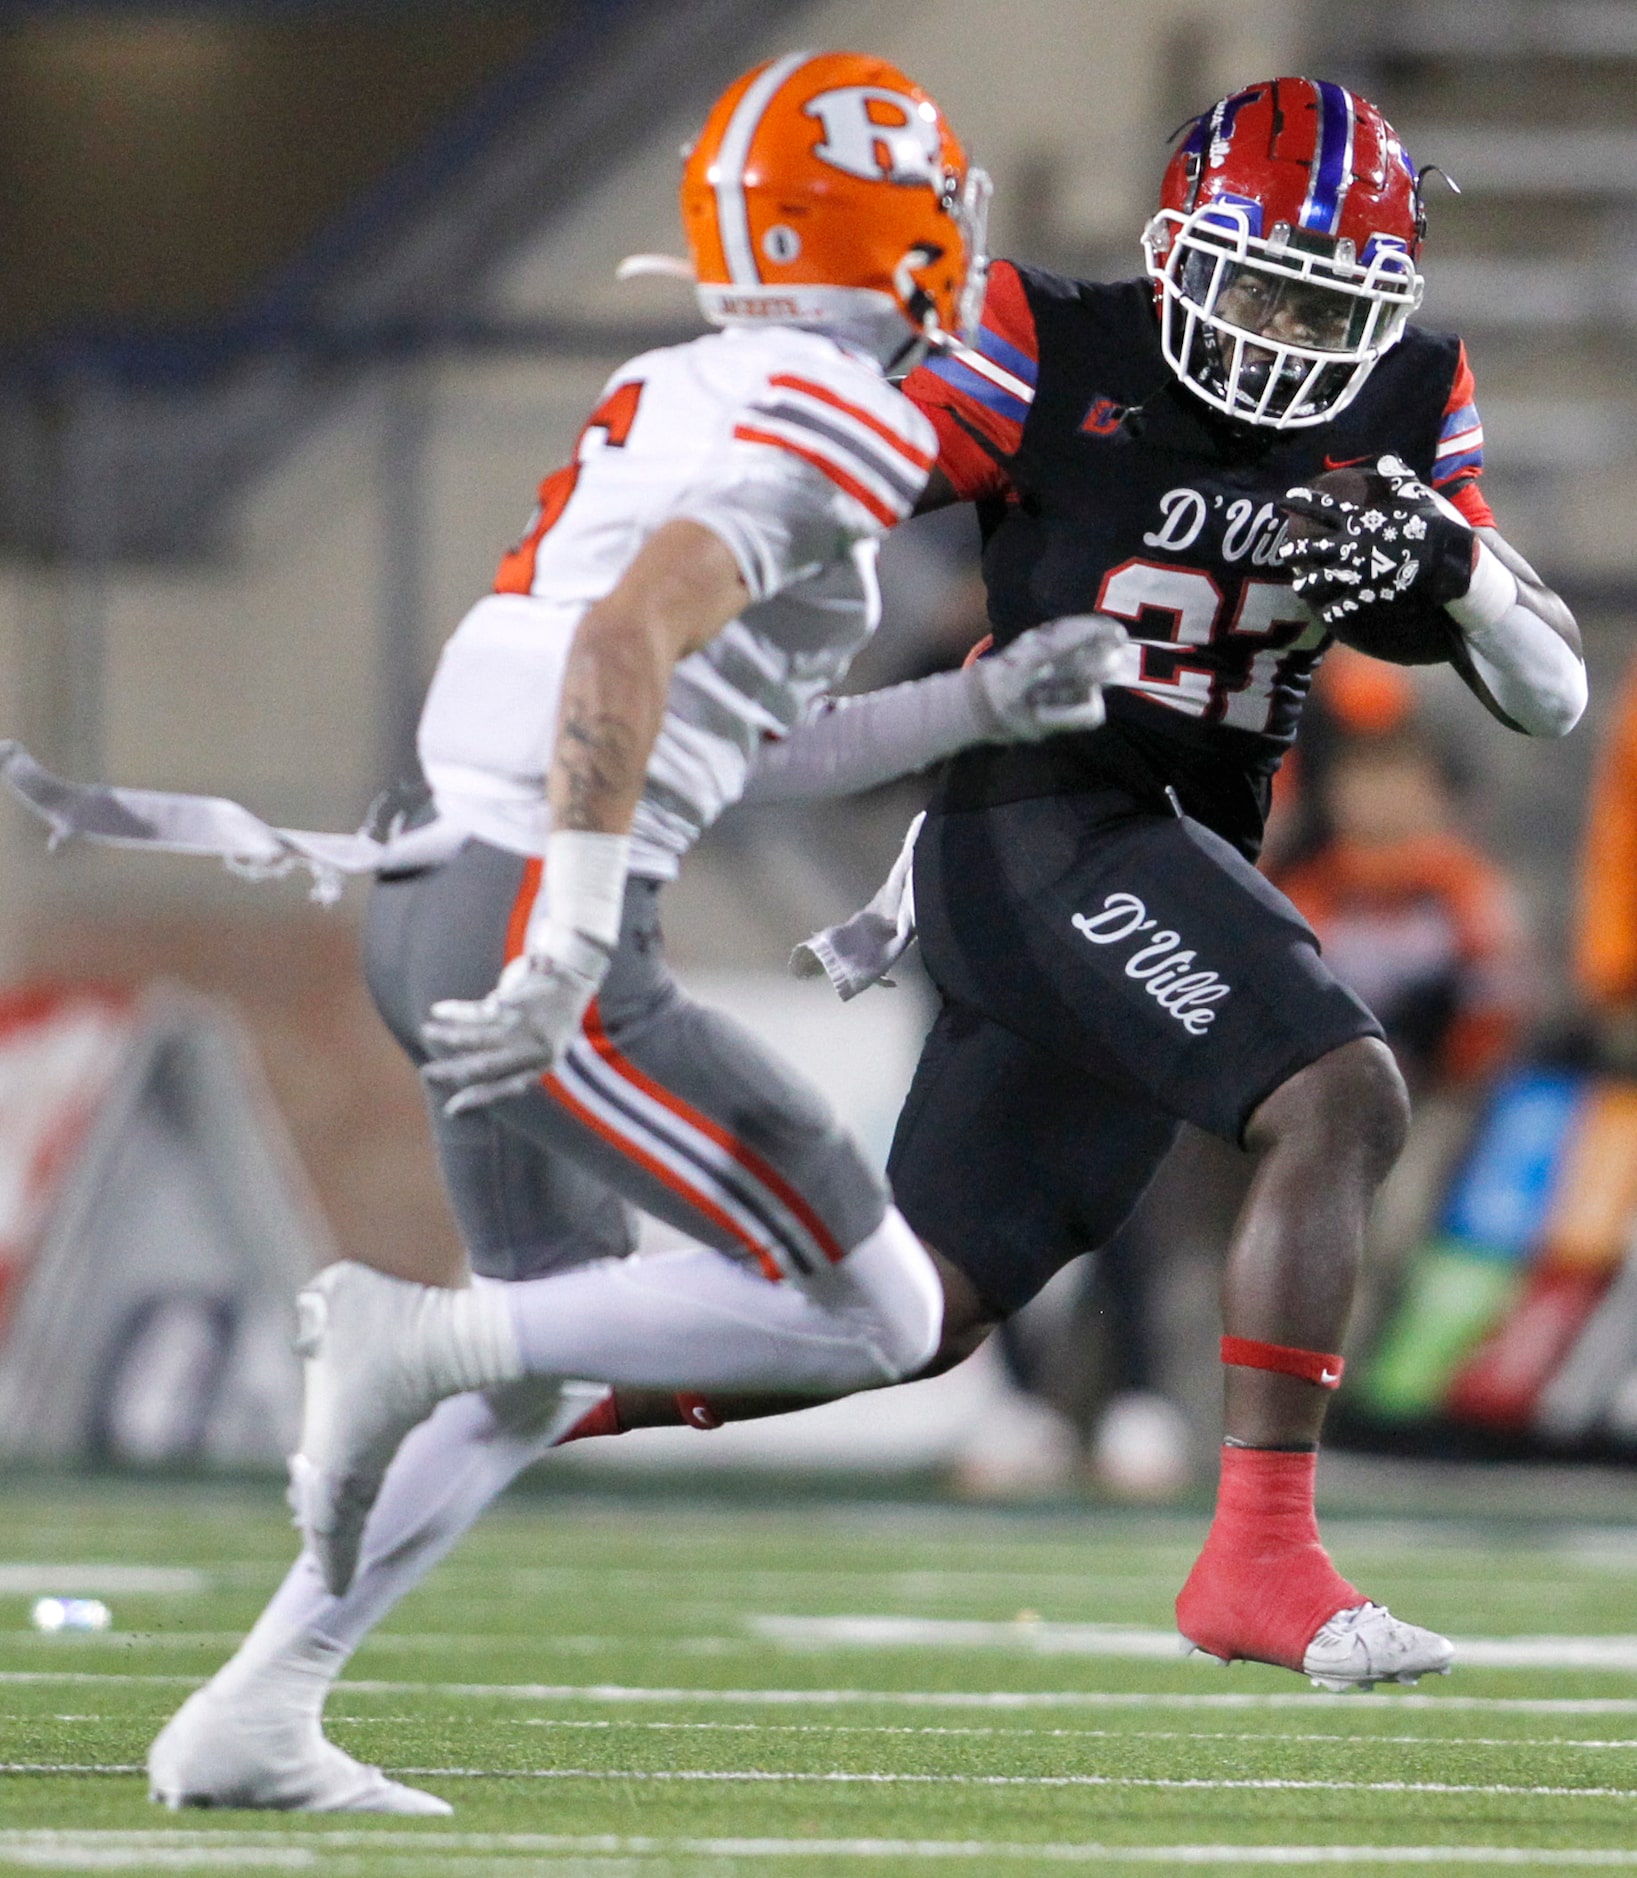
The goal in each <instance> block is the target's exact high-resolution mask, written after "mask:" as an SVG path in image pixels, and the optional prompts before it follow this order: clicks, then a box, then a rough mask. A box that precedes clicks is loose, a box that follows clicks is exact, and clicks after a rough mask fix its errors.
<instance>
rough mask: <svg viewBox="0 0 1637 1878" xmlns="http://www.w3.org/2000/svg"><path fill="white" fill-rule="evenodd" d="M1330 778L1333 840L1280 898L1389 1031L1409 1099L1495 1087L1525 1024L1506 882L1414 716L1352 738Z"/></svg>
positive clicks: (1289, 872)
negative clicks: (1465, 823) (1452, 1088)
mask: <svg viewBox="0 0 1637 1878" xmlns="http://www.w3.org/2000/svg"><path fill="white" fill-rule="evenodd" d="M1328 771H1329V773H1328V775H1327V776H1326V778H1325V783H1324V812H1325V819H1326V822H1327V825H1328V835H1327V838H1326V839H1325V840H1324V841H1323V842H1322V843H1321V844H1320V845H1319V846H1318V847H1317V849H1316V850H1315V851H1314V852H1313V853H1312V854H1311V855H1310V856H1309V857H1308V858H1307V859H1305V860H1300V861H1297V862H1296V863H1295V864H1294V865H1292V866H1289V867H1287V868H1284V869H1282V870H1281V871H1280V872H1279V874H1278V875H1277V880H1278V884H1279V886H1280V887H1282V888H1283V889H1284V891H1285V892H1286V893H1287V894H1288V895H1289V896H1290V898H1291V899H1292V900H1293V901H1294V902H1295V904H1296V906H1297V907H1298V909H1299V910H1300V911H1301V912H1302V914H1303V915H1304V916H1305V917H1306V919H1307V920H1308V922H1309V923H1310V924H1311V925H1312V927H1313V929H1314V931H1315V932H1317V934H1318V935H1319V940H1320V943H1321V944H1322V945H1323V947H1324V953H1325V957H1326V959H1327V960H1328V962H1329V964H1330V967H1331V969H1332V970H1333V971H1334V972H1335V973H1336V975H1337V976H1338V977H1339V978H1340V979H1342V981H1343V982H1344V983H1346V984H1348V985H1351V986H1352V988H1353V989H1354V990H1355V991H1356V992H1357V993H1358V994H1359V996H1360V997H1362V998H1363V999H1364V1001H1365V1003H1366V1004H1368V1005H1369V1006H1370V1008H1371V1010H1373V1011H1374V1012H1375V1014H1376V1016H1377V1017H1378V1018H1379V1019H1380V1020H1381V1024H1382V1027H1383V1029H1384V1030H1385V1031H1386V1033H1387V1040H1388V1042H1389V1043H1390V1044H1391V1045H1392V1048H1393V1052H1394V1054H1395V1055H1396V1056H1397V1057H1398V1060H1399V1064H1400V1067H1401V1068H1402V1069H1403V1071H1404V1073H1405V1077H1406V1079H1407V1080H1408V1082H1409V1084H1410V1086H1411V1089H1412V1090H1423V1089H1426V1088H1428V1087H1431V1086H1444V1087H1447V1086H1449V1085H1451V1084H1464V1083H1470V1082H1472V1081H1473V1080H1474V1079H1476V1078H1479V1077H1482V1076H1485V1075H1488V1074H1489V1073H1491V1072H1492V1071H1493V1070H1495V1069H1496V1068H1497V1067H1498V1066H1499V1065H1500V1064H1501V1063H1502V1062H1503V1061H1505V1059H1506V1057H1507V1056H1508V1055H1509V1054H1510V1053H1511V1051H1512V1049H1513V1047H1514V1046H1515V1044H1516V1042H1517V1039H1518V1036H1519V1033H1520V1031H1521V1029H1522V1027H1523V1024H1524V1021H1525V1019H1526V1017H1527V1016H1528V1014H1529V1012H1528V988H1529V982H1530V979H1529V974H1528V972H1527V969H1526V946H1525V940H1524V933H1523V927H1522V922H1521V920H1520V917H1519V914H1518V910H1517V904H1516V896H1515V895H1514V893H1513V890H1512V886H1511V883H1510V881H1509V880H1508V879H1507V877H1506V876H1505V874H1504V873H1503V872H1502V871H1501V869H1500V868H1499V867H1498V866H1497V865H1496V864H1495V863H1494V862H1493V861H1492V860H1490V859H1489V858H1488V857H1487V856H1486V855H1484V854H1482V853H1481V852H1480V851H1479V850H1478V848H1477V847H1476V846H1475V845H1474V844H1473V843H1472V841H1471V840H1470V839H1469V838H1468V837H1467V836H1466V835H1465V834H1464V833H1463V832H1461V830H1460V827H1459V814H1458V808H1457V804H1456V800H1455V795H1454V791H1453V789H1452V786H1451V781H1450V778H1449V775H1448V772H1447V770H1446V768H1445V765H1444V763H1443V762H1442V760H1441V759H1440V756H1439V753H1438V751H1437V750H1436V748H1435V747H1434V746H1433V744H1432V743H1431V741H1430V740H1429V739H1428V737H1427V736H1426V734H1425V732H1424V731H1423V730H1422V729H1421V728H1420V727H1419V726H1418V724H1417V723H1416V721H1415V719H1414V718H1413V717H1404V718H1402V719H1400V720H1399V721H1398V722H1397V723H1396V724H1395V725H1393V726H1392V727H1391V728H1387V729H1383V730H1380V731H1378V732H1377V733H1375V734H1374V735H1366V736H1358V735H1353V736H1350V737H1348V738H1347V739H1346V740H1345V741H1344V742H1342V743H1341V744H1339V745H1338V747H1337V748H1336V749H1335V750H1334V751H1333V752H1332V753H1331V756H1330V759H1329V763H1328Z"/></svg>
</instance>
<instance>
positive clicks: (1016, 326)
mask: <svg viewBox="0 0 1637 1878" xmlns="http://www.w3.org/2000/svg"><path fill="white" fill-rule="evenodd" d="M1039 376H1040V350H1039V342H1038V341H1037V339H1036V337H1035V324H1034V313H1033V311H1032V310H1031V308H1030V306H1029V301H1028V296H1027V295H1026V294H1025V293H1024V291H1023V283H1022V281H1021V280H1020V279H1019V277H1018V272H1017V269H1016V268H1015V267H1014V266H1013V265H1012V264H1011V262H1009V261H997V262H996V263H995V264H994V266H993V267H992V268H991V269H990V273H989V284H988V288H987V291H986V292H985V294H984V301H983V313H982V316H981V318H980V320H979V324H978V330H977V332H976V333H975V334H974V335H973V343H972V344H971V345H970V346H960V347H957V348H955V349H953V350H947V351H941V352H939V353H937V354H936V355H935V356H934V357H932V358H930V359H929V360H928V361H927V362H926V364H924V365H922V366H919V367H917V368H916V370H915V371H913V372H911V373H910V375H909V377H908V378H907V379H905V381H904V392H905V394H906V395H907V396H908V397H910V398H912V399H913V400H914V401H915V403H916V404H918V405H919V406H920V407H921V409H922V410H923V411H925V412H926V414H927V416H928V417H929V418H931V420H932V422H933V424H934V425H935V426H936V428H937V431H938V440H939V445H940V449H939V456H938V463H939V467H940V468H941V469H942V470H943V472H944V474H945V475H946V476H948V478H949V480H950V482H951V483H952V484H953V486H954V488H955V491H956V493H957V495H960V496H963V497H966V498H969V499H970V498H975V497H978V496H983V495H988V494H994V493H997V492H998V490H999V489H1000V488H1003V487H1004V486H1005V473H1004V471H1003V470H1002V469H1001V468H1000V466H999V464H998V463H997V461H996V458H997V457H1009V456H1012V455H1014V454H1015V453H1016V451H1017V448H1018V446H1019V444H1020V443H1021V442H1022V441H1023V426H1024V423H1025V421H1026V420H1027V418H1028V415H1029V407H1030V405H1031V404H1032V403H1033V402H1034V394H1035V386H1036V384H1037V382H1038V380H1039Z"/></svg>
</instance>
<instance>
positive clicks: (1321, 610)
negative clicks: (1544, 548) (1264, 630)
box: [1278, 456, 1477, 627]
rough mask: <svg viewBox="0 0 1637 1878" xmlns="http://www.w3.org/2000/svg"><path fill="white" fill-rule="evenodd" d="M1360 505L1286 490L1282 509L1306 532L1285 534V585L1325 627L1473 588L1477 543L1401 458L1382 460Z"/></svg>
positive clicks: (1436, 603)
mask: <svg viewBox="0 0 1637 1878" xmlns="http://www.w3.org/2000/svg"><path fill="white" fill-rule="evenodd" d="M1365 491H1366V493H1365V494H1364V495H1363V497H1362V499H1361V500H1359V501H1356V502H1355V501H1347V500H1345V499H1343V498H1342V497H1340V496H1338V495H1335V494H1333V493H1331V492H1330V491H1328V490H1326V489H1322V488H1317V489H1314V488H1306V487H1298V488H1295V489H1291V490H1288V491H1287V492H1286V494H1285V498H1284V501H1283V502H1282V504H1281V505H1280V506H1281V507H1282V508H1283V509H1284V510H1285V511H1286V513H1287V514H1289V515H1292V516H1300V517H1302V518H1303V519H1304V520H1305V521H1306V522H1307V523H1309V524H1311V526H1310V528H1308V529H1304V530H1302V531H1301V532H1300V533H1296V532H1295V531H1292V530H1287V532H1286V536H1285V539H1284V541H1283V542H1282V543H1281V544H1280V546H1279V550H1278V558H1279V562H1280V564H1281V565H1282V566H1285V567H1288V568H1290V569H1292V570H1293V572H1294V574H1295V579H1294V580H1293V581H1292V582H1291V585H1292V586H1293V587H1294V589H1295V590H1296V592H1297V593H1299V594H1300V595H1301V596H1302V598H1303V599H1304V600H1306V601H1307V603H1308V604H1309V605H1310V606H1311V607H1312V608H1313V610H1314V612H1315V613H1317V614H1318V616H1319V618H1320V619H1321V620H1323V621H1324V623H1325V625H1326V626H1330V627H1334V626H1336V625H1337V624H1338V623H1340V622H1341V621H1343V620H1345V619H1346V618H1347V617H1348V616H1349V615H1350V614H1353V613H1358V612H1360V611H1362V610H1363V609H1364V608H1366V607H1375V606H1382V605H1389V606H1390V605H1393V604H1394V603H1396V602H1399V601H1408V602H1412V603H1415V602H1418V603H1419V604H1420V605H1422V606H1426V607H1441V606H1447V605H1448V603H1449V602H1450V601H1451V600H1458V599H1460V597H1461V595H1462V594H1464V593H1465V592H1466V591H1467V589H1468V588H1469V587H1470V586H1471V585H1472V558H1473V552H1474V549H1475V547H1476V545H1477V544H1476V537H1475V535H1474V532H1473V530H1472V529H1471V528H1470V527H1469V526H1468V525H1467V523H1466V522H1464V521H1461V520H1459V519H1457V518H1455V517H1454V516H1453V515H1452V514H1451V513H1450V512H1449V511H1448V510H1447V509H1446V508H1445V507H1443V506H1442V505H1440V503H1439V501H1438V499H1437V498H1436V497H1435V496H1434V494H1433V492H1432V491H1431V490H1430V489H1429V488H1428V487H1427V485H1426V484H1425V483H1424V482H1422V481H1421V480H1420V478H1419V477H1418V476H1417V475H1416V474H1415V472H1414V471H1413V470H1412V469H1411V468H1410V467H1409V465H1408V464H1406V463H1405V462H1404V461H1403V460H1402V458H1400V457H1396V456H1384V457H1382V458H1381V459H1380V460H1379V461H1378V462H1377V464H1376V466H1375V469H1374V470H1373V471H1372V472H1370V473H1369V474H1368V475H1367V476H1366V478H1365Z"/></svg>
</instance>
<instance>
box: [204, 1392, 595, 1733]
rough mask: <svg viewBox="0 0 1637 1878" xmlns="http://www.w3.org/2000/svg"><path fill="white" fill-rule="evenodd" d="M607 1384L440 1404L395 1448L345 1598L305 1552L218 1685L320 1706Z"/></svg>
mask: <svg viewBox="0 0 1637 1878" xmlns="http://www.w3.org/2000/svg"><path fill="white" fill-rule="evenodd" d="M607 1393H608V1391H607V1390H606V1389H604V1388H602V1387H601V1386H600V1385H596V1384H588V1383H567V1384H564V1385H562V1386H558V1385H557V1384H555V1383H544V1384H543V1383H542V1382H541V1381H539V1380H534V1379H531V1380H529V1381H527V1382H523V1383H512V1384H509V1385H507V1386H506V1387H504V1388H500V1389H495V1390H491V1391H489V1392H488V1393H487V1394H477V1393H468V1394H465V1395H456V1396H450V1397H448V1398H447V1400H445V1401H443V1402H440V1403H439V1404H438V1406H437V1408H436V1409H435V1410H434V1411H433V1413H432V1414H431V1415H430V1416H429V1417H428V1418H427V1419H426V1420H425V1421H424V1422H422V1423H421V1425H420V1426H419V1427H418V1428H416V1429H413V1430H412V1431H411V1432H410V1433H409V1434H408V1435H407V1436H406V1437H405V1438H404V1442H403V1445H402V1446H401V1447H400V1448H399V1449H398V1452H397V1453H396V1454H395V1455H394V1456H393V1459H392V1465H391V1466H390V1467H389V1468H388V1469H387V1473H386V1479H385V1481H384V1482H383V1483H382V1487H381V1494H380V1498H379V1499H378V1500H377V1501H376V1502H375V1505H374V1507H373V1508H372V1509H371V1512H370V1516H369V1524H368V1525H367V1526H366V1527H365V1528H364V1540H363V1545H362V1548H361V1550H360V1554H359V1562H358V1571H357V1575H356V1576H355V1577H354V1579H353V1581H352V1585H351V1587H350V1588H349V1590H348V1591H347V1594H346V1596H345V1597H340V1598H336V1597H332V1596H331V1595H330V1593H329V1592H328V1591H326V1590H325V1588H324V1580H323V1578H322V1577H321V1576H320V1575H319V1570H318V1564H317V1561H316V1560H315V1559H314V1558H313V1556H312V1554H311V1553H310V1552H303V1553H302V1554H301V1556H300V1557H299V1558H298V1559H297V1560H296V1562H295V1564H294V1565H292V1566H291V1568H290V1570H289V1573H288V1574H287V1576H286V1577H285V1580H284V1583H283V1584H282V1585H280V1586H279V1588H278V1590H277V1591H275V1592H274V1593H273V1597H272V1600H271V1602H270V1603H269V1604H268V1606H267V1608H266V1610H264V1611H263V1612H262V1614H261V1616H260V1617H259V1618H258V1619H257V1620H256V1624H255V1627H254V1628H253V1629H252V1630H251V1632H250V1634H249V1636H247V1637H246V1638H245V1640H244V1642H243V1643H242V1644H240V1646H239V1648H238V1650H237V1652H236V1653H235V1654H234V1656H233V1657H232V1659H231V1661H229V1662H228V1663H227V1664H225V1665H224V1666H223V1668H222V1669H221V1670H219V1671H218V1672H217V1675H216V1678H215V1686H216V1688H217V1689H219V1690H220V1691H222V1692H223V1693H227V1694H232V1693H234V1692H235V1691H236V1690H237V1689H239V1688H241V1687H242V1688H244V1689H246V1690H247V1691H249V1690H254V1691H256V1692H257V1693H259V1694H263V1695H269V1694H270V1695H274V1696H275V1697H276V1698H277V1700H278V1702H279V1704H280V1706H284V1705H288V1704H294V1705H296V1706H299V1707H301V1708H305V1709H309V1710H310V1711H311V1712H312V1713H313V1714H315V1715H316V1714H317V1713H318V1712H319V1710H320V1709H321V1708H322V1707H323V1704H324V1697H325V1695H326V1694H327V1693H328V1690H329V1687H330V1684H331V1683H332V1682H333V1681H334V1680H335V1678H336V1677H337V1676H338V1675H340V1673H341V1670H342V1668H343V1666H344V1665H345V1663H346V1661H347V1658H348V1657H349V1656H351V1655H352V1653H353V1651H354V1650H355V1649H357V1647H358V1645H359V1644H360V1643H361V1642H362V1641H363V1640H364V1637H365V1636H366V1635H367V1634H368V1632H369V1631H370V1630H371V1629H373V1628H374V1626H375V1625H376V1624H378V1623H379V1622H380V1621H381V1619H382V1618H383V1617H384V1616H385V1615H386V1613H387V1612H388V1611H389V1610H390V1609H391V1608H392V1606H393V1605H394V1604H396V1603H397V1601H398V1600H399V1599H400V1598H401V1597H403V1595H404V1594H405V1593H406V1592H407V1591H411V1590H413V1589H414V1587H415V1586H416V1585H417V1584H419V1583H420V1581H421V1580H422V1579H423V1578H424V1577H425V1576H426V1574H427V1573H428V1572H429V1571H431V1569H432V1567H433V1566H434V1565H436V1564H437V1563H438V1562H439V1560H440V1559H442V1558H443V1557H444V1556H445V1554H446V1553H447V1552H448V1551H449V1550H450V1548H451V1547H452V1546H453V1545H454V1544H455V1542H456V1540H457V1539H459V1538H460V1537H461V1535H462V1534H463V1533H465V1532H467V1531H469V1530H470V1528H471V1527H472V1526H473V1525H474V1524H475V1523H476V1522H477V1520H478V1518H479V1516H480V1515H481V1514H482V1512H483V1510H484V1508H485V1507H487V1506H488V1505H489V1503H490V1502H491V1501H492V1500H495V1499H497V1498H498V1497H499V1495H500V1494H501V1493H503V1492H504V1491H505V1489H506V1488H507V1487H508V1486H510V1485H511V1483H512V1481H513V1480H515V1479H516V1478H517V1476H518V1475H519V1474H520V1473H521V1472H522V1471H523V1469H524V1468H525V1467H527V1466H528V1465H529V1464H530V1462H532V1461H536V1460H538V1459H539V1458H540V1456H541V1455H543V1454H545V1453H546V1452H548V1450H550V1449H551V1448H553V1447H555V1446H556V1444H557V1443H558V1441H560V1440H561V1439H562V1437H563V1436H564V1435H565V1434H567V1433H568V1431H569V1429H570V1428H572V1427H573V1426H574V1425H575V1424H576V1423H577V1422H578V1421H579V1420H580V1419H581V1417H582V1416H584V1415H585V1414H586V1413H587V1412H588V1411H589V1410H590V1409H591V1408H593V1407H594V1406H595V1405H596V1403H597V1402H598V1401H600V1400H601V1399H602V1398H603V1397H604V1396H606V1395H607Z"/></svg>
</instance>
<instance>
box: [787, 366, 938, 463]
mask: <svg viewBox="0 0 1637 1878" xmlns="http://www.w3.org/2000/svg"><path fill="white" fill-rule="evenodd" d="M768 383H769V384H771V385H779V386H782V387H783V388H784V389H785V390H786V391H800V392H803V393H805V395H806V396H807V397H809V398H818V399H819V400H820V401H821V402H822V403H824V404H828V405H833V406H834V408H835V409H836V410H838V411H845V412H846V414H847V415H848V416H849V417H850V418H852V419H854V420H855V422H857V423H860V424H862V425H863V426H864V427H865V429H866V430H872V431H874V432H875V434H876V436H878V437H879V438H880V439H881V440H882V441H883V442H884V443H888V444H891V446H892V447H893V449H894V450H896V451H897V452H898V454H899V455H900V456H903V457H907V458H908V459H909V461H910V462H911V463H913V464H914V465H915V467H916V468H917V469H918V470H929V469H931V468H932V466H933V464H934V463H935V462H936V461H937V458H936V457H935V456H933V455H931V454H930V453H929V452H928V451H926V450H921V449H918V448H917V447H916V446H915V445H914V444H913V443H911V442H910V441H909V439H908V438H907V437H901V436H900V435H899V434H898V432H897V431H895V430H894V429H893V428H892V427H891V426H890V425H888V424H883V423H882V422H881V420H880V418H878V417H872V416H871V415H870V413H869V412H868V411H866V410H863V409H862V408H861V407H860V406H858V405H856V404H849V403H848V402H847V400H846V399H845V398H842V397H838V396H837V395H836V393H835V392H833V391H831V390H829V389H828V388H827V387H826V386H824V385H820V384H816V383H815V382H814V381H813V380H812V379H811V378H798V377H797V376H796V375H795V373H794V372H779V373H777V374H776V375H775V376H774V377H772V378H770V379H769V380H768Z"/></svg>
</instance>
